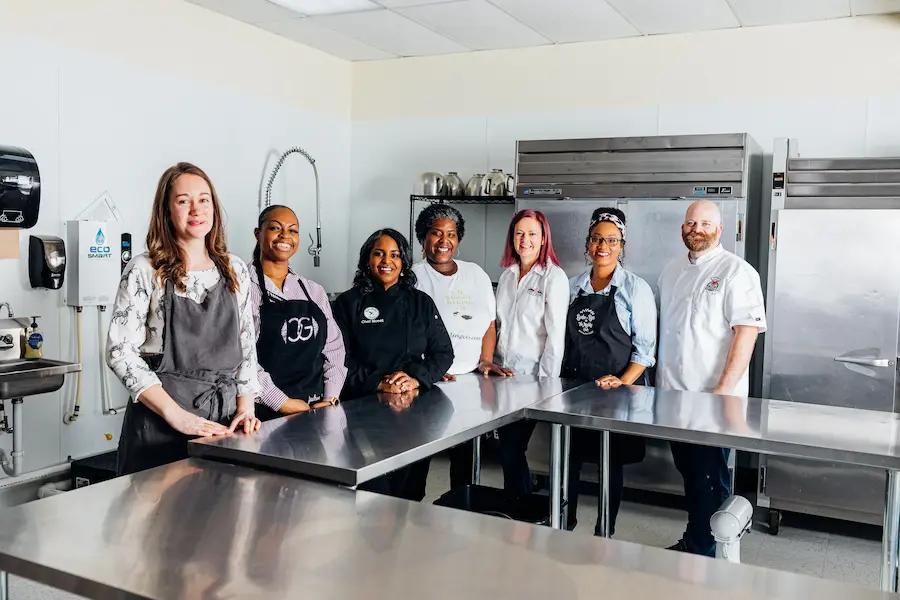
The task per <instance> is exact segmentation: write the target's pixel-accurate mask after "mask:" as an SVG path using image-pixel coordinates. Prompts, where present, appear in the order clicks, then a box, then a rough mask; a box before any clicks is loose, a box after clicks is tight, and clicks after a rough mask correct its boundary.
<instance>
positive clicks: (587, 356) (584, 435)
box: [561, 208, 656, 535]
mask: <svg viewBox="0 0 900 600" xmlns="http://www.w3.org/2000/svg"><path fill="white" fill-rule="evenodd" d="M624 246H625V215H624V213H622V212H621V211H620V210H618V209H615V208H599V209H597V210H595V211H594V214H593V215H592V217H591V224H590V227H589V228H588V236H587V239H586V242H585V255H586V256H587V258H588V259H589V260H590V261H591V267H590V268H589V269H588V270H587V271H585V272H584V273H582V274H581V275H579V276H578V277H573V278H572V279H571V280H570V290H571V297H572V300H571V303H570V305H569V312H568V315H567V318H566V343H565V354H564V357H563V365H562V372H561V375H562V376H563V377H572V378H577V379H593V380H595V381H596V383H597V385H598V386H599V387H601V388H603V389H610V388H614V387H619V386H621V385H623V384H624V385H629V384H643V383H645V373H644V371H645V370H646V369H647V368H648V367H652V366H653V365H654V364H655V359H654V354H655V351H656V302H655V300H654V298H653V292H652V290H651V289H650V286H649V285H647V282H645V281H644V280H643V279H641V278H640V277H638V276H636V275H634V274H633V273H631V272H629V271H627V270H625V268H624V267H623V266H622V265H621V261H622V258H623V250H624ZM600 443H601V442H600V433H599V432H596V431H586V430H583V429H573V430H572V446H571V448H572V449H571V454H570V460H569V469H570V474H569V490H568V494H569V508H568V520H569V528H570V529H571V528H574V526H575V523H576V521H577V520H576V511H577V508H578V481H579V475H580V473H581V464H582V462H584V461H585V460H595V459H597V458H599V456H600V452H601V448H600ZM643 459H644V440H643V439H642V438H639V437H635V436H628V435H616V434H613V435H612V436H611V439H610V473H609V487H610V489H609V513H610V514H609V516H610V535H612V534H613V533H614V532H615V527H616V515H617V514H618V512H619V505H620V503H621V501H622V489H623V465H626V464H631V463H636V462H640V461H641V460H643ZM598 526H599V519H598ZM596 531H597V530H596V529H595V532H596Z"/></svg>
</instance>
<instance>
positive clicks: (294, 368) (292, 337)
mask: <svg viewBox="0 0 900 600" xmlns="http://www.w3.org/2000/svg"><path fill="white" fill-rule="evenodd" d="M256 275H257V279H258V281H259V289H260V292H261V295H262V304H260V307H259V338H257V341H256V355H257V357H258V359H259V364H260V366H262V368H263V369H265V370H266V371H267V372H268V373H269V375H270V376H271V377H272V382H273V383H274V384H275V385H276V386H278V389H280V390H281V391H282V392H284V393H285V394H287V396H288V397H289V398H295V399H298V400H304V401H306V402H316V401H317V400H320V399H321V398H322V396H323V395H324V393H325V355H324V354H323V351H324V350H325V340H326V339H327V337H328V322H327V320H326V318H325V312H324V311H323V310H322V309H321V308H319V306H318V305H317V304H316V303H315V302H313V301H312V298H311V297H310V295H309V292H308V291H307V289H306V286H305V285H303V281H302V280H301V279H299V278H298V279H297V283H299V284H300V289H302V290H303V294H304V295H305V296H306V300H282V299H280V298H274V297H273V296H272V295H271V294H269V292H268V290H266V284H265V281H266V279H265V275H264V274H263V272H262V268H261V267H260V266H259V265H257V267H256ZM257 411H258V412H259V413H260V414H259V415H257V416H258V417H259V418H261V419H264V420H265V419H267V418H274V417H277V416H280V415H279V414H278V413H276V412H275V411H273V410H271V409H269V408H268V407H266V406H264V405H257Z"/></svg>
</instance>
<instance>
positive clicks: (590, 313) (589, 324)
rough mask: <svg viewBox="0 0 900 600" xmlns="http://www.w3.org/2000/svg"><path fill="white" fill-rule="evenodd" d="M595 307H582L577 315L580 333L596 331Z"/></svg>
mask: <svg viewBox="0 0 900 600" xmlns="http://www.w3.org/2000/svg"><path fill="white" fill-rule="evenodd" d="M595 318H596V315H595V314H594V309H592V308H582V309H581V310H579V311H578V313H577V314H576V315H575V322H576V323H577V324H578V333H580V334H581V335H592V334H593V333H594V319H595Z"/></svg>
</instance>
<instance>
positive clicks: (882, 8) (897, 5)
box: [850, 0, 900, 15]
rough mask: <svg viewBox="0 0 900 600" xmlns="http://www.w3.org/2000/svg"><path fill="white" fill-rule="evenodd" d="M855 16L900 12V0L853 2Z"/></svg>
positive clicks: (851, 3)
mask: <svg viewBox="0 0 900 600" xmlns="http://www.w3.org/2000/svg"><path fill="white" fill-rule="evenodd" d="M850 8H851V10H852V11H853V14H854V15H874V14H880V13H894V12H900V0H851V2H850Z"/></svg>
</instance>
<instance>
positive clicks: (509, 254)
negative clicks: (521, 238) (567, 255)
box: [500, 208, 559, 268]
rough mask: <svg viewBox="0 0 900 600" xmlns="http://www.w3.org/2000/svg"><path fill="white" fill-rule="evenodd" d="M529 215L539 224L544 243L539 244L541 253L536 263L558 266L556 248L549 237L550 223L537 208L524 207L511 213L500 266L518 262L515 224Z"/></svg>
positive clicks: (544, 265)
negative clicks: (549, 263)
mask: <svg viewBox="0 0 900 600" xmlns="http://www.w3.org/2000/svg"><path fill="white" fill-rule="evenodd" d="M526 217H530V218H532V219H534V220H535V221H537V222H538V223H540V224H541V232H542V233H543V234H544V245H543V246H541V253H540V254H539V255H538V260H537V261H538V264H540V265H541V266H542V267H546V266H547V263H548V262H552V263H553V264H554V265H556V266H559V258H557V257H556V250H554V249H553V240H552V239H551V237H550V223H548V222H547V217H545V216H544V213H542V212H541V211H539V210H532V209H530V208H526V209H523V210H520V211H519V212H517V213H516V214H514V215H513V218H512V221H510V222H509V230H508V231H507V232H506V246H504V248H503V258H501V259H500V266H501V267H503V268H506V267H511V266H513V265H514V264H517V263H518V262H519V255H518V254H516V250H515V245H516V242H515V232H516V225H517V224H518V223H519V221H521V220H522V219H524V218H526Z"/></svg>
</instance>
